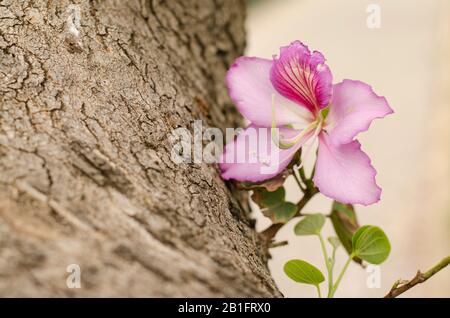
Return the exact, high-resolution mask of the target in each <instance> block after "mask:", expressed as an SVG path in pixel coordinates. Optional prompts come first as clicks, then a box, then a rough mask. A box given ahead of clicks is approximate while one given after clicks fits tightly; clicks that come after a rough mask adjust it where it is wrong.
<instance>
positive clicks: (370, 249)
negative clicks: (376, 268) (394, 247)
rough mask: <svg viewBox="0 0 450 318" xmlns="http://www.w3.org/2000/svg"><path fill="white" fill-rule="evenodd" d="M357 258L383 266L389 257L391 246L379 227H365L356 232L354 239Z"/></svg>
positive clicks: (354, 250) (354, 251)
mask: <svg viewBox="0 0 450 318" xmlns="http://www.w3.org/2000/svg"><path fill="white" fill-rule="evenodd" d="M352 244H353V253H354V255H355V256H357V257H359V258H361V259H363V260H365V261H366V262H369V263H371V264H381V263H383V262H384V261H385V260H386V258H387V257H388V256H389V253H390V251H391V244H390V243H389V240H388V238H387V236H386V234H385V233H384V232H383V230H382V229H380V228H379V227H377V226H372V225H365V226H363V227H361V228H359V229H358V231H356V233H355V234H354V235H353V238H352Z"/></svg>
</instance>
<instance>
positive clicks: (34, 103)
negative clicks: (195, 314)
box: [0, 0, 280, 296]
mask: <svg viewBox="0 0 450 318" xmlns="http://www.w3.org/2000/svg"><path fill="white" fill-rule="evenodd" d="M71 4H75V5H76V6H78V8H79V10H80V14H81V19H80V25H79V26H77V21H76V19H75V18H74V16H73V14H74V10H76V9H74V8H73V6H72V7H71V6H70V5H71ZM244 15H245V10H244V3H243V1H239V0H236V1H234V0H233V1H230V0H214V1H212V0H211V1H206V0H194V1H181V0H179V1H175V0H171V1H150V0H147V1H145V0H142V1H138V0H133V1H119V0H116V1H113V0H108V1H84V0H80V1H73V2H69V1H63V0H61V1H57V0H53V1H50V0H49V1H41V0H35V1H31V0H30V1H17V0H0V295H1V296H279V295H280V294H279V291H278V290H277V288H276V287H275V285H274V283H273V281H272V279H271V277H270V275H269V272H268V269H267V267H266V265H265V260H264V257H265V256H264V251H263V250H261V248H260V245H261V244H260V243H259V238H258V236H257V234H256V233H255V231H254V228H253V225H252V222H251V221H250V220H249V218H248V216H247V214H246V212H245V208H242V206H241V204H240V203H239V202H240V201H239V200H237V199H236V198H237V196H236V195H233V190H232V189H231V188H228V187H227V186H226V185H225V184H224V183H223V182H222V181H221V179H220V177H219V174H218V170H217V167H216V166H214V165H211V164H182V165H176V164H174V163H173V162H172V161H171V160H170V151H171V148H172V143H171V142H170V140H169V138H168V136H169V134H170V133H171V132H172V131H173V129H175V128H177V127H191V126H192V122H193V120H195V119H202V120H203V121H204V122H203V125H204V127H206V126H207V125H210V126H217V127H221V128H223V127H226V126H233V125H235V124H236V120H237V118H238V116H237V115H236V113H235V112H233V111H232V109H233V107H232V106H231V104H230V100H229V99H228V97H227V94H226V90H225V86H224V75H225V72H226V69H227V67H228V66H229V64H230V63H231V62H232V61H233V59H234V58H235V57H236V56H237V55H239V54H241V53H242V50H243V48H244V44H245V40H244V38H245V34H244V32H243V21H244ZM73 27H75V30H74V29H73ZM241 202H243V201H241ZM69 264H78V265H80V268H81V288H79V289H76V288H75V289H71V288H68V287H67V285H66V279H67V276H68V273H67V272H66V268H67V266H68V265H69Z"/></svg>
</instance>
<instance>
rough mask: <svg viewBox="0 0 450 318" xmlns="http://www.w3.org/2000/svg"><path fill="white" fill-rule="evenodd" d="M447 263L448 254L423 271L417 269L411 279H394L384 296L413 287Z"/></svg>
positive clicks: (449, 257)
mask: <svg viewBox="0 0 450 318" xmlns="http://www.w3.org/2000/svg"><path fill="white" fill-rule="evenodd" d="M449 263H450V256H447V257H445V258H444V259H442V260H441V261H440V262H439V263H437V264H436V265H435V266H433V267H432V268H430V269H429V270H428V271H426V272H425V273H421V272H420V270H419V271H417V274H416V276H414V278H413V279H411V280H410V281H403V280H398V281H396V282H395V283H394V285H393V286H392V288H391V290H390V292H389V293H388V294H387V295H386V296H384V298H395V297H397V296H398V295H401V294H403V293H404V292H406V291H407V290H409V289H411V288H413V287H414V286H416V285H417V284H421V283H423V282H425V281H426V280H428V279H429V278H430V277H432V276H433V275H434V274H436V273H437V272H439V271H440V270H442V269H444V268H445V267H447V265H448V264H449Z"/></svg>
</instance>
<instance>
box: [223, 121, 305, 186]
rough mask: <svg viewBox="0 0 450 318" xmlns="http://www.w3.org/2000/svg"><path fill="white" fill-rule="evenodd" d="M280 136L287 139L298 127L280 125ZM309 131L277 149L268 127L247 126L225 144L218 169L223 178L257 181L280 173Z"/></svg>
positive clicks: (295, 133) (293, 134) (294, 133)
mask: <svg viewBox="0 0 450 318" xmlns="http://www.w3.org/2000/svg"><path fill="white" fill-rule="evenodd" d="M279 133H280V137H282V138H286V139H291V138H293V137H294V136H295V135H297V134H298V133H299V131H298V130H294V129H288V128H280V129H279ZM311 135H312V133H309V134H306V135H305V137H304V138H302V140H300V141H299V142H298V143H297V144H295V145H294V146H292V147H291V148H289V149H280V148H278V147H277V146H276V145H275V144H274V143H273V141H272V135H271V129H270V128H266V127H258V126H255V125H250V126H248V127H247V128H246V129H245V130H244V131H243V132H242V133H240V134H239V135H238V136H237V138H236V139H235V140H234V141H232V142H230V143H228V144H227V145H226V146H225V151H224V153H223V154H222V156H221V158H220V162H221V163H220V165H219V166H220V170H221V175H222V178H223V179H225V180H229V179H234V180H238V181H251V182H261V181H264V180H268V179H270V178H272V177H275V176H276V175H278V174H279V173H281V172H282V171H283V170H284V169H285V168H286V167H287V166H288V164H289V163H290V162H291V160H292V158H293V157H294V155H295V152H296V151H297V150H298V149H299V148H300V147H301V146H302V145H303V143H304V142H306V141H307V140H308V138H309V137H310V136H311Z"/></svg>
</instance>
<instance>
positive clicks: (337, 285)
mask: <svg viewBox="0 0 450 318" xmlns="http://www.w3.org/2000/svg"><path fill="white" fill-rule="evenodd" d="M353 257H355V255H353V253H352V254H350V256H349V258H348V260H347V262H345V265H344V268H342V271H341V273H340V274H339V276H338V279H337V281H336V283H335V284H334V286H333V290H332V292H331V297H333V296H334V293H335V292H336V290H337V289H338V287H339V283H340V282H341V280H342V277H344V274H345V271H346V270H347V268H348V265H350V263H351V261H352V259H353Z"/></svg>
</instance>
